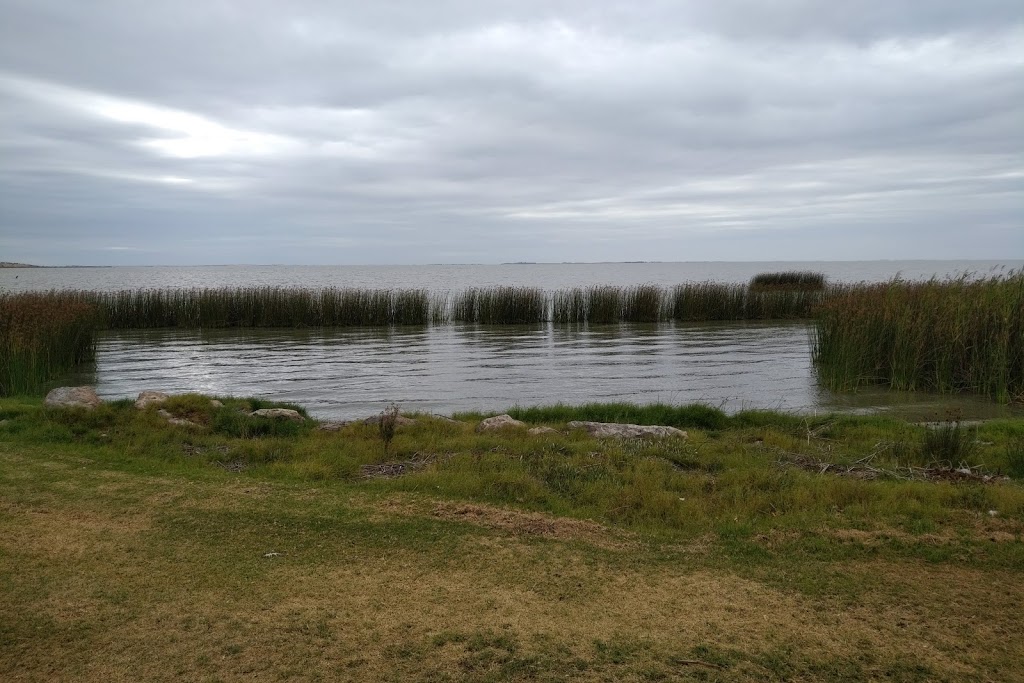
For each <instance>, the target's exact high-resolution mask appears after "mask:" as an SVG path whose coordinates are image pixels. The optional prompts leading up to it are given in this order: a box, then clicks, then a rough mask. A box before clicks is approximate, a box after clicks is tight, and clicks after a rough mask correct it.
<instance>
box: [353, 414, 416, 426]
mask: <svg viewBox="0 0 1024 683" xmlns="http://www.w3.org/2000/svg"><path fill="white" fill-rule="evenodd" d="M363 424H364V425H376V424H380V415H371V416H370V417H368V418H366V419H365V420H363ZM414 424H416V420H413V419H412V418H408V417H402V416H401V415H398V416H397V417H395V426H396V427H408V426H409V425H414Z"/></svg>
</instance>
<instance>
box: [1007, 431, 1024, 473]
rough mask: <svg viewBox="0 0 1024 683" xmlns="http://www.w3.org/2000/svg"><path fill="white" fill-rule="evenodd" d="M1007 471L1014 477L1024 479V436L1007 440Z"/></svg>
mask: <svg viewBox="0 0 1024 683" xmlns="http://www.w3.org/2000/svg"><path fill="white" fill-rule="evenodd" d="M1006 472H1007V474H1009V475H1010V476H1011V477H1013V478H1014V479H1024V437H1017V438H1013V439H1010V440H1008V441H1007V442H1006Z"/></svg>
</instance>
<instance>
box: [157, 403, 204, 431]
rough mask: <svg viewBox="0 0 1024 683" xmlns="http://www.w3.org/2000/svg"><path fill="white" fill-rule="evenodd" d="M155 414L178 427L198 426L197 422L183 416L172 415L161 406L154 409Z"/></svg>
mask: <svg viewBox="0 0 1024 683" xmlns="http://www.w3.org/2000/svg"><path fill="white" fill-rule="evenodd" d="M156 414H157V415H159V416H160V417H162V418H163V419H165V420H167V424H171V425H177V426H179V427H198V426H199V425H198V424H196V423H195V422H193V421H192V420H186V419H185V418H183V417H174V415H173V414H172V413H170V412H169V411H167V410H164V409H163V408H161V409H160V410H158V411H156Z"/></svg>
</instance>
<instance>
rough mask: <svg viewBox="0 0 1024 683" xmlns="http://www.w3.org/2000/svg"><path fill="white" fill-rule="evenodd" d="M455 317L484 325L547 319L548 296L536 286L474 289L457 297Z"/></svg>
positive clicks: (454, 303) (453, 304)
mask: <svg viewBox="0 0 1024 683" xmlns="http://www.w3.org/2000/svg"><path fill="white" fill-rule="evenodd" d="M451 319H452V320H453V321H455V322H469V323H481V324H484V325H496V324H497V325H514V324H523V323H539V322H545V321H546V320H547V319H548V316H547V297H546V296H545V294H544V291H543V290H541V289H537V288H535V287H482V288H470V289H466V290H464V291H462V292H460V293H459V294H458V295H456V296H455V298H454V300H453V302H452V313H451Z"/></svg>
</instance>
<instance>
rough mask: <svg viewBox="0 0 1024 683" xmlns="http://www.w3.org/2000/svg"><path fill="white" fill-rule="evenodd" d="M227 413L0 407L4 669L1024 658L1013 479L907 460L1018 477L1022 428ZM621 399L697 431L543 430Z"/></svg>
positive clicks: (560, 414)
mask: <svg viewBox="0 0 1024 683" xmlns="http://www.w3.org/2000/svg"><path fill="white" fill-rule="evenodd" d="M224 403H225V404H226V405H225V406H224V407H223V408H215V407H213V406H211V404H210V402H209V400H208V399H206V398H204V397H198V396H192V397H177V398H174V399H172V400H171V401H170V402H169V403H168V404H166V405H165V406H164V408H165V409H167V410H169V411H170V412H171V413H173V414H175V415H177V416H179V417H184V418H188V419H190V420H193V421H194V422H196V423H197V424H198V425H199V426H197V427H191V428H186V427H175V426H170V425H168V424H167V422H166V421H165V420H164V419H163V418H162V417H160V416H159V415H158V414H157V413H156V407H155V406H154V407H151V408H150V409H148V410H145V411H137V410H135V409H134V407H132V406H131V404H130V403H128V402H121V403H115V404H108V405H106V406H103V407H102V408H100V409H98V410H96V411H95V412H92V413H74V412H64V411H46V410H43V409H42V407H41V406H40V403H39V401H38V399H4V400H0V420H2V422H0V611H2V613H3V614H4V615H5V617H4V619H3V620H0V677H2V678H4V679H5V680H27V681H31V680H39V681H43V680H46V681H52V680H76V681H81V680H86V681H88V680H104V681H120V680H124V681H127V680H139V679H145V680H153V681H158V680H181V679H189V680H249V679H253V678H259V679H263V680H274V679H289V678H291V679H301V680H317V679H323V680H384V681H386V680H394V681H399V680H431V681H444V680H467V681H495V680H511V681H520V680H522V681H526V680H549V681H569V680H584V681H610V680H634V681H709V680H717V681H753V680H758V681H763V680H815V681H869V680H880V679H886V680H899V681H958V680H967V679H970V680H1015V679H1018V678H1021V677H1022V676H1024V668H1022V665H1021V662H1024V642H1022V641H1021V640H1020V639H1019V638H1018V637H1017V631H1018V619H1019V608H1018V607H1017V606H1018V605H1019V604H1020V603H1021V601H1022V600H1024V588H1022V586H1024V581H1022V580H1021V579H1022V578H1024V577H1022V573H1024V543H1022V541H1021V534H1022V532H1024V488H1022V486H1021V482H1020V480H1019V479H1014V478H1010V479H1005V480H1004V479H999V478H995V479H991V480H989V481H988V483H984V482H983V480H982V479H981V478H980V477H978V476H975V477H966V476H964V477H963V478H962V479H961V480H956V479H955V478H954V477H953V475H944V477H940V476H931V475H927V474H926V473H927V472H939V471H942V472H946V471H947V470H942V469H941V468H940V469H936V465H935V463H936V462H937V461H938V460H939V459H940V458H936V453H943V452H947V451H945V450H943V449H944V448H945V447H944V446H942V445H941V443H942V442H944V440H945V441H949V442H954V441H955V442H956V443H958V444H961V445H962V446H964V448H965V450H959V451H956V453H957V457H962V458H967V462H964V463H962V465H963V466H967V465H973V466H975V467H976V468H977V469H975V470H974V472H976V473H978V474H979V475H980V474H981V473H990V474H999V473H1004V474H1010V475H1012V476H1013V477H1021V476H1024V462H1022V459H1024V455H1022V454H1021V450H1020V448H1021V446H1020V444H1021V439H1024V421H1021V420H999V421H992V422H989V423H986V424H984V425H982V426H980V427H977V428H972V429H970V430H966V431H957V432H956V434H955V435H954V434H953V432H952V431H950V432H949V433H948V434H946V433H944V432H943V434H945V435H944V437H943V439H938V440H936V439H935V438H934V437H933V436H930V435H932V434H934V433H936V432H931V431H928V430H926V429H925V428H923V427H920V426H917V425H912V424H907V423H903V422H899V421H896V420H892V419H885V418H878V417H874V418H865V417H825V416H818V417H813V418H806V419H805V418H795V417H793V416H787V415H779V414H775V413H757V414H748V415H746V416H744V417H740V416H736V417H733V418H729V417H726V416H722V415H717V416H716V415H715V411H714V409H711V408H707V407H690V408H686V409H676V411H675V412H670V409H668V408H666V407H664V406H660V407H659V406H651V407H647V406H644V407H638V406H624V405H620V406H602V405H592V406H583V407H576V408H569V407H548V408H532V409H522V410H520V411H519V415H520V417H522V418H524V419H527V420H530V421H531V422H532V423H534V424H547V425H549V426H551V427H553V428H555V429H556V430H558V431H557V432H556V433H546V434H541V435H536V436H534V435H530V434H527V433H526V432H525V431H523V430H515V431H513V432H508V433H482V434H481V433H477V432H475V431H474V426H475V421H476V419H477V418H478V417H479V416H460V417H461V418H462V421H458V422H450V421H446V420H442V419H438V418H432V417H425V416H424V417H417V416H412V417H414V418H416V421H415V423H413V424H411V425H404V426H400V427H398V430H397V432H396V434H395V437H394V441H393V442H392V444H391V448H390V450H389V452H388V455H385V454H384V450H383V448H382V444H381V440H380V436H379V430H378V429H377V427H376V426H373V425H365V424H362V423H355V424H351V425H348V426H344V427H341V428H340V429H339V430H338V431H318V430H317V429H316V426H315V424H313V423H303V424H299V423H283V424H280V423H261V422H260V421H259V420H258V419H256V418H250V417H247V416H245V415H243V414H242V413H241V412H239V409H251V408H254V407H258V406H262V405H264V404H262V403H259V402H254V401H248V400H239V399H224ZM619 416H621V417H629V418H632V419H635V420H637V421H646V420H662V419H665V420H668V421H673V422H675V423H676V424H679V425H682V426H687V427H688V429H689V432H690V434H689V438H688V439H686V440H681V439H670V440H658V441H635V440H629V441H618V440H595V439H592V438H589V437H587V436H586V435H585V434H583V433H582V432H578V431H577V432H572V431H566V430H565V429H564V422H565V420H566V419H569V418H603V417H619ZM260 425H264V426H260ZM1015 463H1016V464H1015ZM956 466H957V467H960V466H961V463H957V464H956ZM1014 467H1020V469H1014ZM929 468H931V469H929ZM951 587H955V590H953V589H951Z"/></svg>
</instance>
